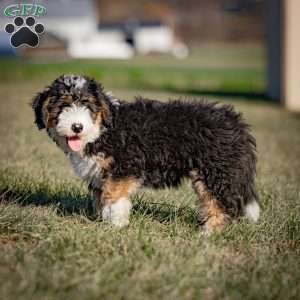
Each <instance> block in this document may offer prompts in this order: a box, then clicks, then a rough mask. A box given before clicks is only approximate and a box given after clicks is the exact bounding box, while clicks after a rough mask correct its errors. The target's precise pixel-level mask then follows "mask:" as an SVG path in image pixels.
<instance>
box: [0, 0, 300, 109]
mask: <svg viewBox="0 0 300 300" xmlns="http://www.w3.org/2000/svg"><path fill="white" fill-rule="evenodd" d="M14 3H15V4H18V2H14V1H11V0H2V1H0V9H1V11H4V9H5V8H6V7H7V6H8V5H12V4H14ZM22 3H27V4H30V3H31V2H30V1H27V2H26V1H22ZM297 3H298V2H297V1H288V0H210V1H205V0H202V1H199V0H198V1H196V0H186V1H183V0H166V1H156V0H143V1H136V0H128V1H122V0H115V1H108V0H86V1H84V0H52V1H35V2H33V4H41V5H43V6H44V7H46V14H45V15H42V16H36V19H37V21H36V22H40V23H42V24H43V25H44V26H45V32H44V33H43V34H41V36H40V42H39V46H38V47H35V48H31V47H27V46H21V47H19V48H17V49H16V48H13V47H12V46H11V44H10V38H11V35H9V34H7V33H6V32H5V31H4V28H5V26H6V24H7V23H9V21H11V22H12V21H13V17H11V18H8V17H6V16H4V14H2V16H1V17H0V30H1V31H0V64H1V65H0V67H1V70H5V72H2V74H1V75H0V76H1V77H0V79H2V80H4V81H8V80H13V79H25V80H29V79H42V78H45V79H48V78H49V79H50V78H53V77H55V76H58V75H59V74H60V73H70V72H75V73H77V72H79V73H85V74H87V75H91V76H94V77H96V78H97V79H98V80H101V81H102V82H103V83H104V84H105V85H108V86H109V87H110V88H134V89H142V90H152V91H153V90H161V91H166V92H174V93H181V94H185V95H187V94H193V95H204V96H205V95H207V96H210V95H216V96H231V97H244V98H247V99H248V98H250V99H253V98H256V99H264V100H272V101H273V102H277V103H281V104H283V105H285V106H286V107H287V108H289V109H291V110H296V111H299V110H300V101H299V100H298V99H299V98H300V96H299V94H300V92H299V88H298V77H299V76H300V74H299V71H298V70H297V67H296V66H297V65H299V58H298V54H297V53H298V49H299V50H300V47H299V45H298V44H299V43H298V42H297V40H298V38H297V28H300V24H298V23H299V22H298V21H297V19H299V18H298V17H297V15H296V11H297V9H298V6H299V3H298V4H297ZM31 4H32V3H31ZM16 11H17V10H16ZM32 11H33V10H32ZM17 13H18V12H17ZM29 14H30V11H29ZM295 20H296V21H295ZM298 69H299V68H298Z"/></svg>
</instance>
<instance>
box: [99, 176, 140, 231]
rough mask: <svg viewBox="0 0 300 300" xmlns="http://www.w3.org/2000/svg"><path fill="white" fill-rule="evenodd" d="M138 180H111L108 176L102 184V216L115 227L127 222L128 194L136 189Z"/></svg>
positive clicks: (129, 203)
mask: <svg viewBox="0 0 300 300" xmlns="http://www.w3.org/2000/svg"><path fill="white" fill-rule="evenodd" d="M139 186H140V181H138V180H137V179H135V178H124V179H120V180H113V179H111V178H108V179H107V180H106V182H105V184H104V186H103V195H102V205H103V209H102V218H103V220H104V221H108V222H110V223H112V224H113V225H115V226H117V227H123V226H126V225H128V224H129V215H130V209H131V202H130V200H129V195H130V194H131V193H133V192H134V191H136V190H137V188H138V187H139Z"/></svg>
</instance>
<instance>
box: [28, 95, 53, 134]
mask: <svg viewBox="0 0 300 300" xmlns="http://www.w3.org/2000/svg"><path fill="white" fill-rule="evenodd" d="M48 96H49V89H46V90H44V91H43V92H41V93H38V94H37V95H36V97H35V98H34V99H33V101H32V108H33V110H34V112H35V123H36V125H37V127H38V129H40V130H41V129H44V128H46V125H45V124H46V120H45V118H47V116H46V115H45V114H46V109H45V107H44V105H45V102H46V100H47V99H48Z"/></svg>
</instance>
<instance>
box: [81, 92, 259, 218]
mask: <svg viewBox="0 0 300 300" xmlns="http://www.w3.org/2000/svg"><path fill="white" fill-rule="evenodd" d="M108 129H109V130H107V131H106V132H105V133H104V134H103V135H102V136H100V137H99V139H98V140H96V141H95V142H94V143H92V144H88V145H87V147H86V153H87V154H88V155H90V154H96V155H97V153H99V152H102V153H105V154H106V155H107V156H112V157H113V158H114V164H113V166H112V169H111V174H112V176H113V177H115V178H122V177H128V176H135V177H136V178H142V179H143V182H144V185H145V186H147V187H154V188H161V187H165V186H168V187H171V186H178V185H179V184H180V183H181V180H182V179H183V178H184V177H189V176H190V172H191V171H193V170H198V172H199V180H202V181H203V182H204V183H205V184H206V186H207V187H208V189H209V190H210V191H211V193H212V194H213V195H214V196H215V197H216V198H217V199H218V200H219V201H220V202H221V203H222V206H223V207H224V208H225V210H226V212H227V213H228V214H229V215H231V216H236V215H239V214H240V213H241V209H242V208H243V207H244V206H245V205H246V204H247V203H248V202H249V201H251V200H252V199H253V198H257V197H256V193H255V189H254V176H255V165H256V156H255V140H254V138H253V137H252V136H251V135H250V133H249V126H248V125H247V124H246V123H245V122H244V121H243V120H242V118H241V115H240V114H237V113H235V112H234V111H233V108H232V106H229V105H227V106H220V107H219V106H217V105H216V104H215V103H207V102H202V101H195V102H182V101H170V102H168V103H161V102H158V101H154V100H147V99H143V98H138V99H136V101H135V102H133V103H126V102H122V103H121V105H120V106H119V108H118V111H117V113H116V116H115V119H114V126H111V127H110V128H108Z"/></svg>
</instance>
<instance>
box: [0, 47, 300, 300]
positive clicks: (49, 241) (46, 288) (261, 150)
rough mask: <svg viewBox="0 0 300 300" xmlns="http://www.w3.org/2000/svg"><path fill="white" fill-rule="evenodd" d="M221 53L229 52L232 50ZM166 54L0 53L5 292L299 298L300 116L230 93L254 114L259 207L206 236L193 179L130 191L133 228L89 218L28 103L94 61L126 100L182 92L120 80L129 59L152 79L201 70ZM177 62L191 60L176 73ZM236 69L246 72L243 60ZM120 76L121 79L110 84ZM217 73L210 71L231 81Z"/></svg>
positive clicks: (0, 246) (79, 190)
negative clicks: (16, 57) (106, 57)
mask: <svg viewBox="0 0 300 300" xmlns="http://www.w3.org/2000/svg"><path fill="white" fill-rule="evenodd" d="M206 55H207V57H209V53H206ZM245 55H246V54H245ZM247 55H248V56H249V55H250V54H249V53H247ZM225 56H226V58H227V59H228V61H229V60H230V58H231V56H230V52H228V53H227V54H226V55H225ZM235 57H236V56H234V55H233V58H232V59H233V60H234V58H235ZM241 57H242V58H244V56H243V55H242V54H241ZM250 57H251V56H250ZM242 58H241V59H240V60H241V61H242ZM165 60H166V59H161V60H160V62H161V64H160V63H159V58H156V59H155V64H154V61H153V64H152V62H151V61H150V62H149V61H148V60H142V59H137V60H136V61H133V62H132V64H133V66H131V62H113V63H112V67H111V69H110V67H109V66H110V63H111V62H109V63H108V62H96V63H95V65H94V64H92V62H89V63H85V62H76V63H75V62H72V63H71V62H70V63H67V64H63V63H61V64H55V65H52V64H50V63H49V64H47V65H46V66H47V67H46V68H45V69H44V71H43V68H42V65H41V63H32V62H27V63H25V64H24V65H19V63H17V62H14V61H9V62H5V61H2V64H7V66H9V68H10V69H9V70H8V71H7V72H5V73H6V74H4V73H1V75H0V77H1V81H0V99H1V101H0V125H1V126H0V136H1V146H0V282H1V283H0V295H1V297H0V298H1V299H30V300H34V299H37V300H40V299H158V298H162V299H297V298H298V297H299V293H300V286H299V282H300V269H299V266H300V202H299V199H300V187H299V183H300V159H299V157H300V135H299V131H300V118H299V116H297V115H293V114H290V113H288V112H286V111H284V110H283V109H282V108H280V107H278V106H276V105H271V104H267V103H264V102H261V101H259V99H257V100H258V101H255V102H247V101H245V100H244V99H242V98H241V99H240V98H239V100H240V101H234V102H232V103H233V104H234V106H235V107H236V109H237V110H238V111H241V112H243V113H244V116H245V118H246V119H247V121H248V122H249V123H250V124H252V128H253V134H254V135H255V137H256V139H257V144H258V174H257V188H258V192H259V196H260V199H261V205H262V216H261V219H260V222H259V223H258V224H256V225H255V224H250V223H248V222H247V221H246V220H242V221H241V222H239V223H235V224H232V225H231V226H229V227H228V228H227V230H226V231H225V232H224V233H223V234H222V235H214V236H212V237H211V238H207V239H205V238H203V237H201V236H200V234H199V232H200V228H199V224H198V222H197V214H196V207H197V205H196V204H197V203H196V196H195V195H194V193H193V191H192V189H191V187H190V183H189V182H185V183H184V184H183V186H182V187H180V188H179V189H176V190H162V191H150V190H147V191H141V192H140V193H139V194H137V195H136V196H134V197H133V199H132V200H133V204H134V207H133V214H132V216H131V224H130V226H129V227H128V228H123V229H116V228H113V227H111V226H110V225H108V224H105V223H102V222H100V221H97V220H94V219H92V218H90V217H89V213H90V211H89V197H88V192H87V188H86V186H85V185H84V184H82V183H81V181H80V180H79V179H77V178H76V177H75V176H74V175H73V173H72V170H71V168H70V166H69V163H68V161H67V160H66V158H65V157H64V155H63V153H61V151H60V150H59V149H57V147H56V146H55V145H54V144H53V143H52V142H51V141H50V140H49V139H48V137H47V136H46V134H45V133H44V132H38V131H37V129H36V128H35V127H34V124H33V114H32V112H31V109H30V107H29V106H28V102H29V101H30V99H31V98H32V95H33V94H34V93H35V92H37V91H38V90H41V89H42V88H43V86H44V85H46V84H47V83H48V81H49V79H51V80H52V79H53V78H52V76H53V75H55V76H56V73H57V72H60V71H68V68H69V67H70V69H71V71H77V70H80V69H81V68H83V71H85V70H86V71H87V73H93V72H94V71H95V70H97V67H98V66H101V70H100V71H99V72H101V74H102V75H101V76H103V78H104V79H105V80H104V81H105V82H106V84H109V85H108V88H110V89H113V90H114V91H115V94H116V95H117V96H119V97H122V98H125V99H131V98H132V97H133V95H135V94H143V95H145V96H148V97H152V98H153V97H155V98H159V99H161V100H166V99H168V98H174V97H178V96H179V95H178V94H173V93H171V92H170V91H169V90H168V92H165V91H163V90H162V89H163V86H161V85H160V82H159V81H160V80H159V79H158V80H157V82H158V83H157V86H156V89H155V90H153V89H151V90H149V89H148V90H147V89H145V86H143V85H142V86H138V85H137V84H136V81H135V79H132V82H133V85H132V86H131V85H129V89H125V88H124V87H125V86H126V84H127V82H129V81H126V80H128V79H126V78H127V77H126V76H128V78H129V77H130V75H128V73H130V72H131V70H132V68H134V67H136V68H137V69H139V68H140V69H141V70H142V72H143V74H144V76H145V78H148V79H149V80H152V79H151V77H152V75H151V76H150V75H149V73H148V71H149V72H150V74H157V76H158V77H160V76H162V77H164V76H166V75H167V74H168V72H169V71H168V70H173V72H174V76H175V77H176V76H178V81H181V80H182V82H186V83H187V84H189V83H188V82H189V80H188V78H189V76H190V74H195V76H196V77H197V76H198V75H199V74H200V75H201V74H202V73H201V72H202V71H201V70H200V71H199V74H198V71H196V69H197V68H196V66H195V65H194V64H193V63H192V62H190V61H187V62H186V63H185V65H184V66H182V67H181V66H180V64H181V62H180V63H179V62H174V64H175V65H174V66H173V65H172V61H171V60H170V61H165ZM200 61H201V59H200ZM212 61H213V62H215V56H213V58H212V59H211V60H210V62H212ZM241 61H240V62H236V63H239V64H240V65H241V64H242V62H241ZM249 61H251V60H250V59H249ZM254 61H257V59H254ZM221 63H222V60H221V59H219V62H218V67H216V68H220V69H222V68H223V67H222V66H220V64H221ZM22 64H23V62H22ZM177 64H179V65H177ZM140 65H141V67H140ZM104 66H106V67H107V69H105V68H104ZM145 66H148V67H149V69H147V68H148V67H147V68H146V67H145ZM60 68H61V69H60ZM176 68H178V69H176ZM182 68H183V69H184V68H185V69H186V70H185V71H183V72H182V73H180V75H179V74H177V73H178V72H177V70H182ZM226 68H227V67H226V66H225V69H226ZM239 68H240V72H241V74H242V75H241V77H243V76H245V77H243V78H246V77H247V76H248V75H247V74H248V73H247V72H248V71H247V67H245V68H246V70H244V71H243V67H241V66H240V67H239ZM161 70H164V71H161ZM95 72H97V71H95ZM106 72H108V73H106ZM110 72H111V73H110ZM151 72H152V73H151ZM161 72H162V73H161ZM224 72H225V73H226V71H224ZM20 74H21V75H20ZM99 74H100V73H99ZM117 74H118V76H119V77H118V76H117V78H119V79H120V80H119V79H116V82H113V80H112V79H113V78H114V76H115V75H117ZM163 74H164V76H163ZM203 74H204V73H203ZM243 74H244V75H243ZM6 75H7V77H5V76H6ZM95 75H96V77H97V78H98V79H99V78H102V77H101V76H98V73H97V74H95ZM200 75H199V76H200ZM223 75H224V74H223ZM223 75H222V72H221V73H220V72H217V71H216V73H215V76H216V78H220V80H225V79H226V80H228V78H225V79H224V78H223ZM170 76H173V75H170ZM170 76H168V78H165V80H166V81H168V80H169V79H170V78H169V77H170ZM201 76H202V75H201ZM39 77H40V78H39ZM208 77H209V76H208ZM13 78H15V80H12V79H13ZM203 78H205V76H204V75H203ZM222 78H223V79H222ZM148 79H147V80H148ZM253 80H254V79H253ZM258 81H259V80H258ZM125 83H126V84H125ZM231 84H232V86H234V85H235V84H237V83H236V82H234V80H233V82H232V83H231ZM259 84H260V85H263V83H262V82H261V81H260V83H259ZM137 86H138V89H137V88H136V87H137ZM146 86H147V84H146ZM148 88H149V86H148ZM188 88H190V87H188ZM142 89H143V90H142ZM243 91H246V92H249V90H245V89H244V88H243ZM255 91H259V90H255ZM181 96H184V94H181ZM217 100H219V101H221V102H226V103H228V102H230V99H228V98H218V99H217Z"/></svg>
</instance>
